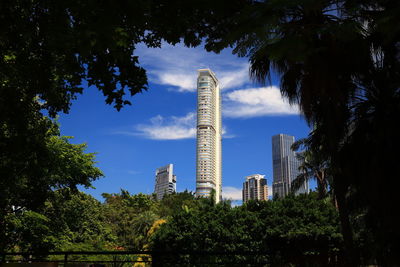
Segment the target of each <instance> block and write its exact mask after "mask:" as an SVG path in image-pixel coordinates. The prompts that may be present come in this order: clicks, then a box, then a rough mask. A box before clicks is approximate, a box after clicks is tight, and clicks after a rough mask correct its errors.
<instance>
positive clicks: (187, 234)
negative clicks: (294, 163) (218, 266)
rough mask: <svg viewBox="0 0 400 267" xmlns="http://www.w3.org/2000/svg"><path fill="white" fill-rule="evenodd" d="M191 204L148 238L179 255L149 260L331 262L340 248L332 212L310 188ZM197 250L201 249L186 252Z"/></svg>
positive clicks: (158, 247)
mask: <svg viewBox="0 0 400 267" xmlns="http://www.w3.org/2000/svg"><path fill="white" fill-rule="evenodd" d="M196 204H197V205H196V206H194V207H191V208H188V207H184V208H182V209H181V210H180V211H179V212H178V213H175V214H174V215H173V216H172V217H171V219H170V220H167V222H166V223H165V224H163V225H161V227H160V229H159V231H158V232H157V233H156V235H155V236H154V238H153V248H154V249H155V250H161V251H170V252H174V253H179V252H181V253H182V254H181V255H180V257H177V256H176V255H175V254H173V255H172V257H171V256H169V255H167V256H164V257H161V258H160V259H155V260H162V261H167V262H168V261H171V262H174V261H176V260H178V261H181V264H184V263H189V262H190V263H193V262H198V263H207V262H209V263H218V262H223V263H227V262H232V263H235V264H238V263H240V262H246V261H249V262H252V263H253V264H256V263H258V264H259V263H263V262H264V263H266V262H268V263H271V264H273V265H282V264H286V263H293V264H305V263H308V264H312V263H313V264H314V266H315V265H319V264H321V266H327V265H329V264H337V262H335V256H337V255H340V253H339V251H340V250H341V249H342V235H341V234H340V228H339V221H338V214H337V212H336V210H335V208H334V207H333V206H332V205H331V204H330V203H329V202H326V201H322V200H317V197H316V194H314V193H313V194H311V195H300V196H298V197H294V196H291V197H288V198H285V199H283V200H277V201H264V202H248V203H247V204H245V205H243V206H239V207H234V208H232V207H231V205H230V203H229V202H222V203H221V204H218V205H213V204H212V203H210V202H209V201H208V202H207V201H204V200H198V201H197V203H196ZM199 251H200V252H203V253H204V254H200V255H201V256H199V255H198V254H192V255H190V253H191V252H199ZM185 252H186V253H188V254H185ZM218 253H222V255H218ZM226 253H227V254H228V255H224V254H226ZM229 253H232V255H229ZM235 253H237V254H235ZM168 256H169V258H168ZM177 258H178V259H177Z"/></svg>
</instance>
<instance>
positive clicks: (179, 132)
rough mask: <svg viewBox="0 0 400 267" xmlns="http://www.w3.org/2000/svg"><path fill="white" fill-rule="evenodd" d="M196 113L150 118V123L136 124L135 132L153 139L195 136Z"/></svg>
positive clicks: (176, 138) (175, 138)
mask: <svg viewBox="0 0 400 267" xmlns="http://www.w3.org/2000/svg"><path fill="white" fill-rule="evenodd" d="M195 122H196V114H195V113H194V112H190V113H188V114H186V116H184V117H176V116H172V117H170V118H167V119H165V118H164V117H162V116H161V115H158V116H156V117H153V118H151V119H150V124H148V125H145V124H141V125H138V126H136V130H137V132H136V134H137V135H141V136H143V137H145V138H148V139H154V140H178V139H188V138H195V137H196V127H195Z"/></svg>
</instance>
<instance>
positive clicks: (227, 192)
mask: <svg viewBox="0 0 400 267" xmlns="http://www.w3.org/2000/svg"><path fill="white" fill-rule="evenodd" d="M222 198H224V199H230V200H233V201H235V200H242V189H240V188H236V187H233V186H223V187H222Z"/></svg>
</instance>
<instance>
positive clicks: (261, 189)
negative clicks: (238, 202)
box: [242, 174, 268, 202]
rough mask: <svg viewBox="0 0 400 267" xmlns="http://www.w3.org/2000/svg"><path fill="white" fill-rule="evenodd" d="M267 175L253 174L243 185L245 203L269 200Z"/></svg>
mask: <svg viewBox="0 0 400 267" xmlns="http://www.w3.org/2000/svg"><path fill="white" fill-rule="evenodd" d="M264 177H265V175H261V174H253V175H250V176H247V177H246V181H245V182H244V183H243V190H242V194H243V202H247V201H249V200H268V185H267V179H265V178H264Z"/></svg>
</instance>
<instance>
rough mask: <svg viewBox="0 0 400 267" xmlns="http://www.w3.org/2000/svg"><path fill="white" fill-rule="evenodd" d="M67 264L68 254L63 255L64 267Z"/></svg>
mask: <svg viewBox="0 0 400 267" xmlns="http://www.w3.org/2000/svg"><path fill="white" fill-rule="evenodd" d="M67 262H68V253H65V254H64V267H65V266H67Z"/></svg>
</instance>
